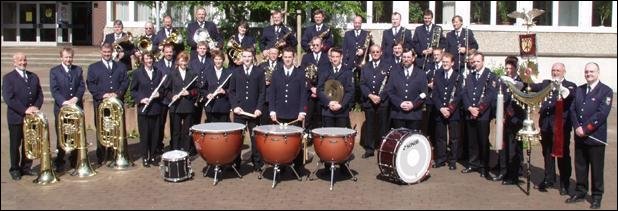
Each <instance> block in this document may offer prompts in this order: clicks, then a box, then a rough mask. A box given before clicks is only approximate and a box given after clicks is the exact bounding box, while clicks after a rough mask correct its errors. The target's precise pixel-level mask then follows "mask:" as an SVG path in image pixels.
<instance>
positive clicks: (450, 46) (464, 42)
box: [446, 15, 479, 73]
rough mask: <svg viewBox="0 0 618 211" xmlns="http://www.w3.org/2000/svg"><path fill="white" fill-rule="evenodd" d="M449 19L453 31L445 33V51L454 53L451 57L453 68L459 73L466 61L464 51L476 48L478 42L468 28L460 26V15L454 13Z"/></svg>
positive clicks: (461, 23) (461, 22) (477, 47)
mask: <svg viewBox="0 0 618 211" xmlns="http://www.w3.org/2000/svg"><path fill="white" fill-rule="evenodd" d="M451 21H452V22H453V31H450V32H448V33H446V52H449V53H451V54H453V55H455V56H454V57H453V58H454V59H455V66H453V69H455V71H458V72H460V73H461V72H462V71H461V70H463V69H464V66H465V62H466V52H469V51H476V50H478V49H479V44H478V43H477V42H476V39H475V38H474V33H472V30H470V28H465V29H463V28H462V26H463V19H462V18H461V16H459V15H455V16H453V18H452V19H451ZM466 48H468V49H466Z"/></svg>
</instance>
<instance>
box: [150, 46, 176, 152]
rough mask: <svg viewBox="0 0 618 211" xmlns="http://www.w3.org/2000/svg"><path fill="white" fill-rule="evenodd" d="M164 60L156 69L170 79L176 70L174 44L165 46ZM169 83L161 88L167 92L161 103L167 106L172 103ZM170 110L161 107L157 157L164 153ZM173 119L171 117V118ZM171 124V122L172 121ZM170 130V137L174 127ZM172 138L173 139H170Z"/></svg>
mask: <svg viewBox="0 0 618 211" xmlns="http://www.w3.org/2000/svg"><path fill="white" fill-rule="evenodd" d="M162 52H163V59H160V60H159V61H157V62H156V63H155V65H154V66H155V68H156V69H157V70H159V71H160V72H161V74H163V75H168V77H170V76H169V75H170V73H171V72H172V71H174V68H175V66H176V64H175V63H176V62H175V61H174V57H173V55H174V46H173V45H172V44H165V45H163V50H162ZM170 79H171V77H170V78H168V79H165V80H170ZM167 85H168V83H163V87H161V88H160V89H163V91H164V92H165V93H164V94H163V97H161V103H163V105H167V104H169V103H170V99H169V98H167V95H168V93H167V92H168V91H169V87H167ZM168 110H169V108H168V107H167V106H163V107H161V129H160V130H159V133H160V134H159V137H161V138H160V139H159V140H161V141H160V142H159V144H158V147H157V151H156V153H155V154H157V155H161V154H162V153H163V139H164V137H165V123H166V122H167V112H168ZM170 118H171V117H170ZM170 122H171V121H170ZM169 130H170V133H169V134H170V135H171V134H172V127H171V126H170V127H169ZM170 138H171V137H170Z"/></svg>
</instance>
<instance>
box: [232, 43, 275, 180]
mask: <svg viewBox="0 0 618 211" xmlns="http://www.w3.org/2000/svg"><path fill="white" fill-rule="evenodd" d="M254 59H255V51H254V49H251V48H249V49H243V52H242V60H243V66H242V67H240V68H236V70H234V72H233V73H232V78H230V88H229V90H228V92H229V96H230V104H231V107H232V111H233V112H234V122H237V123H241V124H245V125H246V126H247V129H248V130H249V131H250V136H251V163H252V164H253V168H254V170H255V171H259V172H261V171H262V166H263V165H264V162H263V161H262V156H261V155H260V154H259V152H258V150H257V148H256V146H255V136H254V135H255V134H254V133H253V128H254V127H255V126H256V125H258V123H259V118H260V115H262V111H261V110H260V109H261V108H262V105H264V96H265V92H266V90H265V89H266V86H265V79H264V70H262V69H261V68H259V67H257V66H255V65H254V64H253V61H254ZM240 161H241V160H240V155H238V157H237V158H236V161H235V164H236V166H240Z"/></svg>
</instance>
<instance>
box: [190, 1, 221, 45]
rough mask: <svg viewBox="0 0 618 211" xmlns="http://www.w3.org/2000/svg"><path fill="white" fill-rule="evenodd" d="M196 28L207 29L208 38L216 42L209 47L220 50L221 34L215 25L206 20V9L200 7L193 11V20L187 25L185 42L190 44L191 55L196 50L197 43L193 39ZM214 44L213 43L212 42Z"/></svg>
mask: <svg viewBox="0 0 618 211" xmlns="http://www.w3.org/2000/svg"><path fill="white" fill-rule="evenodd" d="M198 29H206V30H207V31H208V35H209V36H210V38H211V39H212V40H213V41H214V42H217V45H216V46H215V48H211V49H210V50H211V51H214V50H220V48H221V47H222V46H223V36H221V34H220V33H219V29H217V25H215V23H213V22H212V21H206V9H204V8H203V7H200V8H198V9H197V11H196V12H195V21H193V22H191V23H189V24H188V25H187V38H186V39H187V43H188V44H189V46H191V55H194V54H196V51H197V43H196V42H195V40H194V39H193V37H194V36H195V32H196V31H197V30H198ZM213 44H214V43H213Z"/></svg>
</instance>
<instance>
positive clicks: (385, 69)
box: [360, 60, 393, 108]
mask: <svg viewBox="0 0 618 211" xmlns="http://www.w3.org/2000/svg"><path fill="white" fill-rule="evenodd" d="M392 68H393V67H392V66H391V64H389V63H387V62H385V61H382V60H380V63H379V64H378V66H377V68H373V62H368V63H367V64H366V65H365V66H364V67H363V69H362V70H361V76H360V77H361V78H360V90H361V93H362V96H361V100H362V102H363V108H370V107H373V106H374V104H373V102H372V101H371V100H370V99H369V94H374V95H379V96H380V103H381V104H383V103H385V102H388V94H387V93H386V82H387V81H385V80H388V78H386V76H387V75H388V74H390V71H391V70H392ZM382 84H384V88H383V89H382V92H380V87H382Z"/></svg>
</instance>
